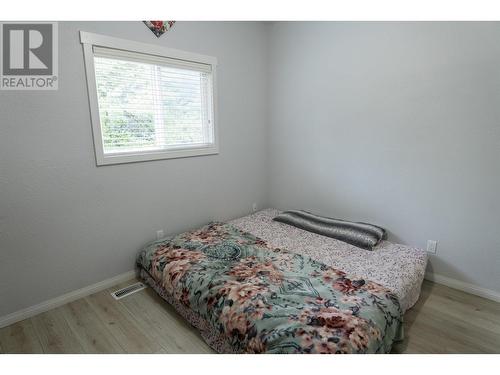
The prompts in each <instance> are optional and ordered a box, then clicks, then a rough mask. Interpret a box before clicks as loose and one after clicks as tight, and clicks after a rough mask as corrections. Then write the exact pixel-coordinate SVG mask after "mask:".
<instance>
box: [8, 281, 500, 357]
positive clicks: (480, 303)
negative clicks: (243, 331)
mask: <svg viewBox="0 0 500 375" xmlns="http://www.w3.org/2000/svg"><path fill="white" fill-rule="evenodd" d="M131 282H135V280H131V281H130V283H131ZM127 284H129V283H123V284H119V285H117V286H116V287H113V288H110V289H108V290H104V291H102V292H99V293H96V294H93V295H91V296H89V297H85V298H82V299H79V300H77V301H74V302H71V303H68V304H66V305H64V306H61V307H59V308H56V309H53V310H51V311H48V312H45V313H43V314H40V315H37V316H35V317H33V318H30V319H26V320H23V321H21V322H18V323H15V324H13V325H11V326H8V327H5V328H2V329H0V352H1V353H213V351H212V349H211V348H210V347H209V346H208V345H207V344H205V342H204V341H203V339H202V338H201V336H200V335H199V333H198V332H197V331H196V330H195V329H194V328H193V327H191V326H190V325H189V324H188V323H187V322H185V321H184V319H183V318H182V317H181V316H179V315H178V314H177V313H176V312H175V310H174V309H173V308H172V307H171V306H170V305H169V304H168V303H166V302H164V301H163V300H162V299H161V298H160V297H158V296H157V295H156V294H155V293H154V291H153V290H152V289H150V288H147V289H145V290H142V291H140V292H137V293H134V294H132V295H130V296H127V297H125V298H123V299H121V300H118V301H117V300H115V299H113V297H111V295H110V292H111V291H114V290H116V289H118V288H120V287H123V286H125V285H127ZM393 352H394V353H500V303H496V302H493V301H490V300H486V299H484V298H480V297H476V296H473V295H470V294H467V293H464V292H461V291H458V290H455V289H451V288H448V287H445V286H442V285H439V284H434V283H432V282H428V281H425V282H424V284H423V286H422V295H421V297H420V300H419V302H418V303H417V305H415V306H414V307H413V308H412V309H410V310H409V311H408V312H407V313H406V314H405V340H404V341H402V342H400V343H398V344H397V345H395V346H394V348H393Z"/></svg>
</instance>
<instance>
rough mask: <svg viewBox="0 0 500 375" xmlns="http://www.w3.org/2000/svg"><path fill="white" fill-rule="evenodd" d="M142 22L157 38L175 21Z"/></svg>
mask: <svg viewBox="0 0 500 375" xmlns="http://www.w3.org/2000/svg"><path fill="white" fill-rule="evenodd" d="M143 22H144V24H145V25H146V26H147V27H148V28H149V30H151V31H152V32H153V34H155V35H156V36H157V37H158V38H159V37H160V36H162V35H163V34H164V33H166V32H167V31H168V30H170V29H171V28H172V27H173V26H174V23H175V21H143Z"/></svg>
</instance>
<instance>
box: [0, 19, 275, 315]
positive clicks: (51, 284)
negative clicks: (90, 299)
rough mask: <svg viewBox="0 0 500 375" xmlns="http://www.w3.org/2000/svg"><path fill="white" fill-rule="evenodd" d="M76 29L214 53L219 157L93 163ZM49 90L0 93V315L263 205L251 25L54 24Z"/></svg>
mask: <svg viewBox="0 0 500 375" xmlns="http://www.w3.org/2000/svg"><path fill="white" fill-rule="evenodd" d="M79 30H85V31H90V32H96V33H102V34H106V35H111V36H117V37H122V38H128V39H132V40H137V41H141V42H146V43H156V44H160V45H163V46H168V47H172V48H178V49H182V50H186V51H192V52H197V53H202V54H207V55H212V56H216V57H217V58H218V62H219V65H218V88H219V97H218V99H219V119H218V124H219V131H220V154H219V155H215V156H206V157H195V158H186V159H173V160H163V161H154V162H145V163H136V164H127V165H116V166H104V167H96V165H95V159H94V151H93V143H92V133H91V126H90V115H89V106H88V99H87V87H86V80H85V75H84V65H83V54H82V47H81V44H80V42H79V35H78V31H79ZM59 37H60V42H59V67H60V68H59V69H60V81H59V90H58V91H54V92H26V91H23V92H5V91H3V92H2V91H0V122H1V125H0V316H3V315H5V314H7V313H10V312H13V311H17V310H19V309H21V308H24V307H27V306H30V305H33V304H36V303H38V302H40V301H43V300H46V299H48V298H52V297H56V296H59V295H61V294H63V293H65V292H68V291H72V290H75V289H78V288H81V287H83V286H86V285H89V284H93V283H95V282H97V281H100V280H103V279H106V278H109V277H112V276H114V275H117V274H120V273H122V272H125V271H129V270H131V269H132V268H133V264H134V258H135V255H136V252H137V250H138V249H139V248H140V246H142V245H143V244H144V243H145V242H148V241H150V240H152V239H154V236H155V231H156V230H157V229H160V228H164V229H165V231H166V233H175V232H180V231H183V230H187V229H189V228H193V227H196V226H199V225H201V224H203V223H206V222H208V221H210V220H211V219H214V218H215V219H228V218H233V217H237V216H242V215H244V214H247V213H248V212H250V210H251V207H252V202H257V203H258V204H259V205H260V206H261V207H262V206H263V205H266V202H265V199H266V192H265V189H266V183H265V177H266V173H265V168H266V163H265V160H266V157H265V154H266V150H265V135H266V132H265V125H266V118H265V116H266V110H265V108H266V107H265V106H266V98H265V94H266V80H265V72H266V62H267V60H266V34H265V28H263V27H262V24H260V23H252V22H248V23H239V22H238V23H225V22H205V23H204V22H178V23H177V24H176V25H175V26H174V28H173V29H172V30H171V31H169V32H168V33H167V34H165V35H164V36H162V37H161V38H160V39H157V38H156V37H155V36H154V35H153V34H152V33H151V31H149V30H148V29H147V28H146V27H145V26H144V24H142V22H111V23H99V22H82V23H66V22H64V23H59Z"/></svg>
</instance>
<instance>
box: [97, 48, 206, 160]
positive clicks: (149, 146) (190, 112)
mask: <svg viewBox="0 0 500 375" xmlns="http://www.w3.org/2000/svg"><path fill="white" fill-rule="evenodd" d="M93 56H94V68H95V81H96V88H97V101H98V106H99V119H100V129H101V136H102V146H103V152H104V156H106V155H119V154H130V153H134V154H137V153H140V154H141V153H148V152H157V151H169V150H172V151H175V150H183V149H197V148H207V147H212V146H213V145H214V142H215V134H214V113H213V108H214V106H213V83H212V66H211V65H210V64H203V63H196V62H191V61H185V60H179V59H172V58H168V57H160V56H154V55H149V54H143V53H136V52H127V51H122V50H117V49H112V48H103V47H97V46H94V47H93Z"/></svg>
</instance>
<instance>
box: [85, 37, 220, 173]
mask: <svg viewBox="0 0 500 375" xmlns="http://www.w3.org/2000/svg"><path fill="white" fill-rule="evenodd" d="M80 42H81V43H82V45H83V55H84V61H85V72H86V76H87V89H88V95H89V105H90V117H91V122H92V135H93V138H94V151H95V158H96V163H97V165H98V166H100V165H110V164H122V163H134V162H141V161H149V160H161V159H173V158H185V157H191V156H202V155H214V154H218V153H219V134H218V126H217V122H218V121H217V84H216V82H217V79H216V78H217V72H216V67H217V59H216V58H215V57H212V56H205V55H200V54H197V53H191V52H185V51H181V50H177V49H172V48H166V47H162V46H157V45H154V44H146V43H141V42H135V41H131V40H127V39H121V38H115V37H110V36H106V35H100V34H94V33H89V32H85V31H80ZM94 47H105V48H113V49H116V50H122V51H128V52H136V53H142V54H147V55H152V57H155V56H159V57H162V58H169V59H176V60H182V62H194V63H201V64H207V65H210V66H211V70H212V90H213V95H212V105H213V108H212V113H213V117H214V118H213V137H214V138H213V139H214V142H213V144H211V145H210V146H202V147H194V146H189V145H188V146H186V147H185V148H178V147H176V148H172V149H167V150H154V151H138V152H123V153H116V154H109V153H108V154H105V153H104V145H103V137H102V130H101V121H100V115H99V102H98V98H97V84H96V76H95V67H94Z"/></svg>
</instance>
